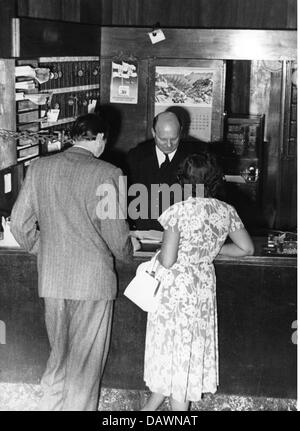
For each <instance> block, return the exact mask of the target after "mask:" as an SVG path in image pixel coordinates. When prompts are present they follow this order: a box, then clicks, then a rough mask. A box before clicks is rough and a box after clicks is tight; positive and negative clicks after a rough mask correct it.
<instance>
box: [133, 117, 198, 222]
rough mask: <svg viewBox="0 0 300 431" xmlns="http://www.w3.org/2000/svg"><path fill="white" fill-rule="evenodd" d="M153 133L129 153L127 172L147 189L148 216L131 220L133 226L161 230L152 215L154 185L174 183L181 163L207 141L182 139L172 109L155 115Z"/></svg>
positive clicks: (176, 180)
mask: <svg viewBox="0 0 300 431" xmlns="http://www.w3.org/2000/svg"><path fill="white" fill-rule="evenodd" d="M152 135H153V138H154V139H153V140H151V141H147V142H143V143H141V144H139V145H137V146H136V147H135V148H133V149H131V150H130V151H129V152H128V155H127V173H128V177H129V182H130V184H143V185H145V186H146V188H147V190H148V217H147V218H146V219H143V218H141V217H140V218H138V219H136V220H132V228H133V229H137V230H150V229H154V230H162V226H161V225H160V224H159V223H158V221H157V217H155V218H154V217H153V214H151V193H150V191H151V185H152V184H167V185H168V186H172V185H173V184H177V183H178V179H177V172H178V168H179V166H180V164H181V163H182V162H183V160H184V159H185V158H186V157H187V156H188V155H189V154H193V153H198V152H199V151H201V150H203V144H204V143H201V142H193V143H192V142H182V141H181V135H182V125H181V122H180V120H179V119H178V117H177V116H176V115H175V114H174V113H173V112H170V111H165V112H162V113H160V114H158V115H157V116H156V117H155V118H154V120H153V126H152ZM201 144H202V145H201ZM170 197H171V202H170V204H171V205H172V204H173V203H174V202H173V201H172V198H173V196H172V194H171V196H170ZM152 198H153V197H152ZM157 202H159V200H157ZM157 205H158V206H159V208H158V215H160V214H161V213H162V210H163V208H162V205H161V202H159V203H158V204H157ZM129 216H130V214H129ZM151 216H152V218H151Z"/></svg>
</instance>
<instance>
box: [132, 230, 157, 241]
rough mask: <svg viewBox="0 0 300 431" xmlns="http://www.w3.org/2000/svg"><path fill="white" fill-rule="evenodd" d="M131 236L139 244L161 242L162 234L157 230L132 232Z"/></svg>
mask: <svg viewBox="0 0 300 431" xmlns="http://www.w3.org/2000/svg"><path fill="white" fill-rule="evenodd" d="M130 234H131V236H133V237H135V238H138V239H139V240H140V241H141V242H143V241H144V242H148V243H149V242H153V243H160V242H162V237H163V232H161V231H159V230H133V231H131V232H130Z"/></svg>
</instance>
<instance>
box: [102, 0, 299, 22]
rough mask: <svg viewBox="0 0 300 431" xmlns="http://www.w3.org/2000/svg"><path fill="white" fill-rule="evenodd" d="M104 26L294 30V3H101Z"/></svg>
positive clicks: (225, 0) (172, 0) (157, 0)
mask: <svg viewBox="0 0 300 431" xmlns="http://www.w3.org/2000/svg"><path fill="white" fill-rule="evenodd" d="M107 3H112V18H111V16H110V15H109V16H106V15H105V14H104V15H103V18H102V24H104V25H110V24H112V25H115V26H119V25H135V26H152V25H153V24H155V23H156V22H157V21H159V22H160V24H161V26H163V27H198V28H200V27H202V28H257V29H259V28H261V29H263V28H264V29H285V28H296V13H295V11H296V5H297V0H276V1H274V0H185V1H182V0H152V1H149V0H122V1H120V0H103V4H107Z"/></svg>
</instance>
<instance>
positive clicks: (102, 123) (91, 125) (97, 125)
mask: <svg viewBox="0 0 300 431" xmlns="http://www.w3.org/2000/svg"><path fill="white" fill-rule="evenodd" d="M98 133H103V135H104V138H107V134H108V124H107V122H106V120H105V119H104V118H102V117H100V116H99V115H96V114H86V115H81V116H80V117H78V118H77V119H76V120H75V122H74V124H73V127H72V129H71V137H72V139H78V138H85V139H88V138H93V137H96V136H97V134H98Z"/></svg>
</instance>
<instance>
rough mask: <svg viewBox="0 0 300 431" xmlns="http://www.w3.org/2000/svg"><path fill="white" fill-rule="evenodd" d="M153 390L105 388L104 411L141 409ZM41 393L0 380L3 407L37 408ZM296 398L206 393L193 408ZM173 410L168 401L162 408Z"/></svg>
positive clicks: (286, 404)
mask: <svg viewBox="0 0 300 431" xmlns="http://www.w3.org/2000/svg"><path fill="white" fill-rule="evenodd" d="M148 395H149V393H148V392H147V391H138V390H121V389H106V388H103V389H102V390H101V396H100V401H99V410H100V411H138V410H140V408H141V407H142V406H143V405H144V403H145V400H146V399H147V397H148ZM40 396H41V391H40V386H39V385H33V384H18V383H0V411H35V410H36V408H37V403H38V401H39V398H40ZM296 404H297V403H296V400H291V399H279V398H265V397H243V396H236V395H222V394H216V395H210V394H206V395H204V396H203V400H202V401H201V402H197V403H192V408H191V410H193V411H295V410H296V408H297V407H296ZM160 410H161V411H168V410H169V403H168V401H166V402H165V403H164V404H163V405H162V406H161V408H160Z"/></svg>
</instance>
